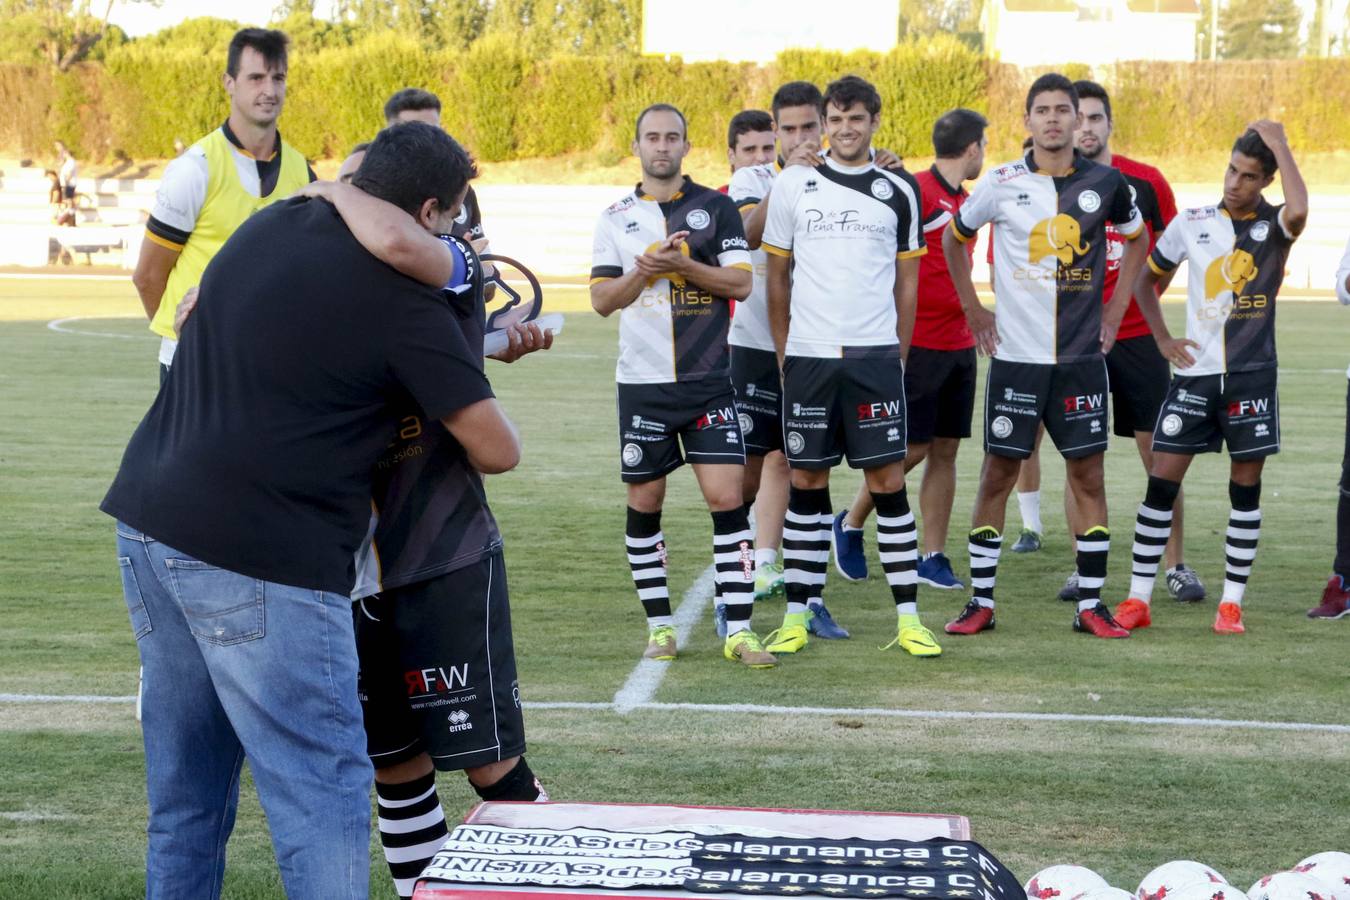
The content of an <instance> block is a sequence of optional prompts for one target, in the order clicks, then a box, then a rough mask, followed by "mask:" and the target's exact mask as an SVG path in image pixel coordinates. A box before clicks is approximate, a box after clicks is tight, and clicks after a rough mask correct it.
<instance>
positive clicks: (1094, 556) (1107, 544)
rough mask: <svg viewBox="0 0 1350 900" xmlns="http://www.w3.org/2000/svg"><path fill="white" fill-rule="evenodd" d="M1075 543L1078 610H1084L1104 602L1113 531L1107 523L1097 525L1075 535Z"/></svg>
mask: <svg viewBox="0 0 1350 900" xmlns="http://www.w3.org/2000/svg"><path fill="white" fill-rule="evenodd" d="M1074 543H1075V544H1076V545H1077V559H1078V611H1079V612H1083V611H1084V610H1088V609H1092V608H1093V607H1095V606H1096V605H1097V604H1099V603H1101V602H1102V585H1104V584H1106V559H1107V556H1108V555H1109V554H1110V552H1111V532H1110V531H1108V530H1107V528H1106V526H1105V525H1095V526H1093V527H1092V528H1089V529H1088V530H1087V533H1086V534H1076V535H1074Z"/></svg>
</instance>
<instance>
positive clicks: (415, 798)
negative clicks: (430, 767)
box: [375, 772, 450, 900]
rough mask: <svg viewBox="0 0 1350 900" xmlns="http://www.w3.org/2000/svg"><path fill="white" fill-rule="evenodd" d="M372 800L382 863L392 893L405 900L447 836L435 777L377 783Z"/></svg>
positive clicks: (432, 774)
mask: <svg viewBox="0 0 1350 900" xmlns="http://www.w3.org/2000/svg"><path fill="white" fill-rule="evenodd" d="M375 797H376V803H377V806H378V813H379V816H378V820H379V826H380V844H381V846H383V847H384V859H385V862H387V863H388V864H389V874H390V875H393V876H394V889H395V890H397V891H398V895H399V896H400V897H402V898H405V900H406V898H409V897H411V896H412V893H413V887H414V886H415V885H416V883H417V876H419V875H421V874H422V870H423V869H425V868H426V867H427V863H429V862H431V858H432V857H433V856H435V855H436V851H437V850H439V849H441V845H442V844H444V843H445V839H446V838H447V837H449V835H450V831H449V829H447V828H446V825H445V813H444V812H443V811H442V810H441V800H440V798H439V797H438V796H436V773H435V772H428V773H427V774H426V775H423V776H422V777H421V778H417V779H415V780H413V781H407V782H404V783H402V784H381V783H380V782H378V781H377V782H375Z"/></svg>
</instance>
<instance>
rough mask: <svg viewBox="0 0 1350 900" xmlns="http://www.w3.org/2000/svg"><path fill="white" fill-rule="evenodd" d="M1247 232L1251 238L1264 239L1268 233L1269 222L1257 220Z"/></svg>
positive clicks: (1255, 239)
mask: <svg viewBox="0 0 1350 900" xmlns="http://www.w3.org/2000/svg"><path fill="white" fill-rule="evenodd" d="M1248 233H1249V234H1250V235H1251V236H1252V240H1254V241H1264V240H1265V239H1266V238H1267V237H1268V236H1269V235H1270V223H1269V222H1257V223H1256V224H1255V225H1253V226H1252V230H1251V231H1250V232H1248Z"/></svg>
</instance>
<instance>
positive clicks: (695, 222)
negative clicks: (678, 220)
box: [684, 209, 712, 231]
mask: <svg viewBox="0 0 1350 900" xmlns="http://www.w3.org/2000/svg"><path fill="white" fill-rule="evenodd" d="M684 221H685V224H686V225H688V226H689V227H690V228H692V229H694V230H695V231H699V230H701V229H704V228H707V227H708V226H709V225H711V224H712V216H710V215H708V211H707V210H706V209H691V210H689V213H688V214H687V215H686V216H685V217H684Z"/></svg>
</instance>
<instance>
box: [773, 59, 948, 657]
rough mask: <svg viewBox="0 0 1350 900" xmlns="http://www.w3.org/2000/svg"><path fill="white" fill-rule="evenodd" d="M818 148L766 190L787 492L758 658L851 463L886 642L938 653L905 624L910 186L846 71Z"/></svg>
mask: <svg viewBox="0 0 1350 900" xmlns="http://www.w3.org/2000/svg"><path fill="white" fill-rule="evenodd" d="M822 105H823V108H824V118H825V131H826V134H827V135H828V136H829V140H830V150H829V153H828V154H827V155H826V156H824V157H822V158H819V159H818V161H814V164H812V165H800V166H788V167H787V168H785V169H783V171H782V172H781V173H780V174H779V176H778V179H777V181H775V183H774V186H773V191H772V193H770V195H769V209H768V213H767V217H766V221H765V224H764V235H763V241H762V243H761V246H762V247H763V248H764V250H765V251H766V252H767V253H768V254H769V275H768V284H767V288H768V291H767V298H768V309H769V324H770V326H771V328H772V329H773V339H774V345H775V349H776V351H777V355H778V359H779V361H780V363H781V365H782V369H783V432H784V442H783V443H784V447H785V453H786V456H787V458H788V465H789V466H791V467H792V487H791V490H790V492H789V494H788V512H787V522H786V528H785V529H784V533H783V557H784V562H785V565H784V570H785V574H786V576H787V578H786V580H787V585H786V591H787V611H786V613H785V614H784V616H783V625H782V627H780V628H779V629H778V631H777V633H776V638H775V639H772V640H770V642H769V649H770V651H771V652H775V653H776V652H780V651H781V652H784V653H795V652H797V651H799V650H801V649H802V648H804V647H805V646H806V645H807V642H808V641H809V637H808V635H809V632H808V629H807V619H806V616H807V611H808V609H809V607H810V605H811V603H812V601H813V600H815V601H817V602H821V601H822V600H823V592H824V589H825V571H826V567H827V565H828V562H829V546H830V538H829V535H830V527H831V523H832V522H833V520H834V514H833V510H832V508H831V505H830V489H829V484H830V469H832V468H833V467H834V466H836V465H838V464H839V463H840V462H841V461H842V460H843V458H844V456H845V455H847V457H848V462H849V465H850V466H851V467H853V468H855V469H862V470H863V473H864V477H865V478H866V481H867V486H868V489H869V490H870V491H871V493H872V498H873V501H874V502H875V504H876V509H877V545H878V549H879V550H880V552H881V559H882V566H883V568H884V569H885V570H886V581H887V585H888V587H889V588H890V591H891V599H892V600H893V602H894V603H895V610H896V638H895V640H894V642H893V643H897V644H899V646H900V648H901V649H902V650H904V651H905V652H907V653H909V654H911V655H913V656H921V657H934V656H937V655H939V654H940V653H942V648H941V647H939V646H938V644H937V641H936V640H935V639H934V638H933V634H932V632H931V631H929V630H928V629H927V628H926V627H924V625H923V623H922V622H921V621H920V620H919V611H918V603H917V596H916V595H917V591H918V583H917V580H916V575H915V569H916V568H917V565H918V550H917V535H916V533H915V526H914V514H913V513H912V512H911V511H910V508H909V498H908V495H907V493H906V491H905V475H904V465H905V464H904V460H905V453H906V442H905V422H906V411H905V388H904V377H905V375H904V363H903V354H904V352H905V351H907V350H908V345H909V340H910V337H911V334H912V332H913V328H914V303H915V294H916V290H917V282H918V269H919V257H920V256H922V255H923V254H924V252H925V245H924V239H923V230H922V226H921V222H920V216H919V187H918V185H917V184H916V183H915V181H914V178H913V176H911V175H910V174H909V173H907V172H905V171H903V170H902V171H900V172H890V171H887V170H885V169H881V168H878V167H877V166H876V165H875V164H874V162H873V160H872V156H871V142H872V135H873V134H874V133H875V131H876V129H877V127H878V125H879V124H880V122H881V96H880V94H878V93H877V90H876V88H874V87H873V86H872V85H871V84H868V83H867V82H866V81H864V80H863V79H861V78H858V77H856V76H846V77H844V78H841V79H839V80H838V81H835V82H833V83H832V84H831V85H830V86H829V88H828V89H827V90H826V92H825V97H824V102H823V104H822Z"/></svg>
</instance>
